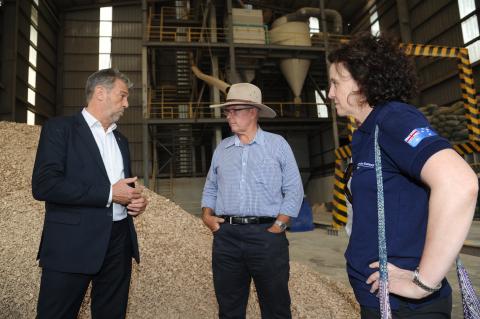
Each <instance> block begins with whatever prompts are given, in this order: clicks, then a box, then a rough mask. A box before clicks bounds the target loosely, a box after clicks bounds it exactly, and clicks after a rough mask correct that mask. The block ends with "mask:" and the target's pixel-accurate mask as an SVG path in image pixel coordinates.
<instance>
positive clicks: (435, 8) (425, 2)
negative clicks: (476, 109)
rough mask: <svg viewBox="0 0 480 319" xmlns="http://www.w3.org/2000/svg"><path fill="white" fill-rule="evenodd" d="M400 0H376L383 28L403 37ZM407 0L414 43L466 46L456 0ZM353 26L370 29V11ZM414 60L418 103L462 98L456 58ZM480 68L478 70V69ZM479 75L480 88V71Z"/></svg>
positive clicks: (357, 29)
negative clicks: (399, 12)
mask: <svg viewBox="0 0 480 319" xmlns="http://www.w3.org/2000/svg"><path fill="white" fill-rule="evenodd" d="M397 2H399V1H396V0H386V1H375V3H376V7H377V10H378V15H379V21H380V27H381V30H382V31H387V32H389V33H390V34H393V35H395V36H398V37H400V35H401V32H400V25H399V17H398V4H397ZM406 3H407V6H408V8H407V9H408V13H409V17H408V20H409V22H410V23H409V27H410V31H411V38H412V41H411V42H412V43H418V44H434V45H441V46H450V47H461V46H463V39H462V31H461V25H460V17H459V11H458V4H457V0H407V1H406ZM371 5H372V4H370V5H369V6H367V7H366V8H365V10H364V14H367V13H368V10H369V9H370V8H371ZM353 29H354V31H359V30H369V29H370V22H369V19H368V14H367V17H365V16H364V17H363V18H362V19H359V20H358V22H357V24H356V25H355V26H354V28H353ZM415 62H416V65H417V71H418V75H419V78H420V86H419V89H420V95H419V100H418V104H419V106H421V105H425V104H429V103H435V104H438V105H450V104H452V103H453V102H455V101H458V100H460V99H461V91H460V82H459V77H458V69H457V60H456V59H438V58H421V57H417V58H415ZM477 64H478V63H477ZM479 67H480V66H477V67H476V68H475V70H477V71H478V70H479ZM475 73H478V72H474V74H475ZM476 78H477V79H476V87H477V90H478V88H479V83H478V78H479V75H478V74H476Z"/></svg>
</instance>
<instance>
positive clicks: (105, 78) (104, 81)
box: [85, 68, 133, 103]
mask: <svg viewBox="0 0 480 319" xmlns="http://www.w3.org/2000/svg"><path fill="white" fill-rule="evenodd" d="M117 79H119V80H122V81H123V82H125V84H126V85H127V87H128V88H131V87H132V86H133V82H132V81H130V79H129V78H128V77H127V76H126V75H125V74H123V73H122V72H120V71H118V70H117V69H111V68H110V69H103V70H98V71H97V72H95V73H93V74H91V75H90V76H89V77H88V79H87V83H86V85H85V97H86V99H87V103H88V102H90V100H91V99H92V95H93V91H94V90H95V87H96V86H97V85H101V86H103V87H104V88H106V89H107V90H108V91H110V90H111V89H112V88H113V85H114V83H115V81H116V80H117Z"/></svg>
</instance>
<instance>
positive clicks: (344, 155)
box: [335, 145, 352, 160]
mask: <svg viewBox="0 0 480 319" xmlns="http://www.w3.org/2000/svg"><path fill="white" fill-rule="evenodd" d="M335 157H336V158H337V159H342V160H347V159H349V158H350V157H352V150H351V148H350V145H344V146H340V147H339V148H337V149H336V150H335Z"/></svg>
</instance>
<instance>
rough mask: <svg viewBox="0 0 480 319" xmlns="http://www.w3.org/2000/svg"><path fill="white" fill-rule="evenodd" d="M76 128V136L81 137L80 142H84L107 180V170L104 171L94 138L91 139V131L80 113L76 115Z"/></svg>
mask: <svg viewBox="0 0 480 319" xmlns="http://www.w3.org/2000/svg"><path fill="white" fill-rule="evenodd" d="M76 128H77V132H78V134H79V135H80V137H81V140H82V141H83V142H84V144H85V146H86V147H87V149H88V151H89V152H90V153H91V154H92V156H93V158H94V160H95V162H96V163H97V164H98V166H99V168H100V170H101V171H102V173H103V175H104V176H105V178H106V179H107V180H109V178H108V174H107V170H106V169H105V165H104V164H103V159H102V155H101V154H100V150H99V149H98V146H97V142H96V141H95V137H93V134H92V131H91V130H90V127H88V124H87V122H86V121H85V118H84V117H83V115H82V113H78V114H77V125H76Z"/></svg>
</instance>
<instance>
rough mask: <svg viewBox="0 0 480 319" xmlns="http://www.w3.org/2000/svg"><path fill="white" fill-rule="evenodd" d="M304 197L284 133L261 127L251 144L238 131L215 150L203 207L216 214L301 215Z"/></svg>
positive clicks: (293, 158) (205, 188)
mask: <svg viewBox="0 0 480 319" xmlns="http://www.w3.org/2000/svg"><path fill="white" fill-rule="evenodd" d="M302 200H303V186H302V180H301V178H300V173H299V171H298V167H297V163H296V161H295V157H294V156H293V153H292V150H291V148H290V146H289V145H288V143H287V141H286V140H285V139H284V138H283V137H282V136H280V135H277V134H273V133H269V132H265V131H263V130H261V129H260V128H258V130H257V134H256V136H255V138H254V139H253V141H252V142H251V143H250V144H246V145H243V144H242V143H241V142H240V140H239V138H238V136H236V135H234V136H231V137H228V138H226V139H224V140H223V141H222V142H221V143H220V144H219V145H218V147H217V148H216V150H215V152H214V153H213V157H212V164H211V166H210V170H209V172H208V175H207V180H206V182H205V187H204V189H203V196H202V207H209V208H211V209H213V210H214V211H215V214H216V215H235V216H271V217H276V216H277V215H278V214H284V215H288V216H290V217H297V216H298V212H299V210H300V205H301V204H302Z"/></svg>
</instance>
